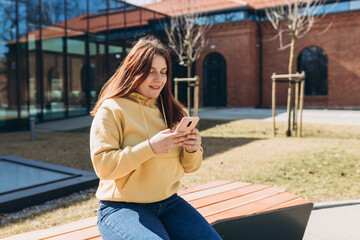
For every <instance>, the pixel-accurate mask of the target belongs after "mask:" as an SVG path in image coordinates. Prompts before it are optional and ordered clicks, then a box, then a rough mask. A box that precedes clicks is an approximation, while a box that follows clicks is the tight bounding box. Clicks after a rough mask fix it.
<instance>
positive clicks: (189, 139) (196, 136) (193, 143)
mask: <svg viewBox="0 0 360 240" xmlns="http://www.w3.org/2000/svg"><path fill="white" fill-rule="evenodd" d="M183 145H184V147H185V150H186V151H188V152H195V151H197V150H199V148H200V145H201V136H200V133H199V130H197V129H196V128H194V129H193V130H192V131H191V133H189V134H188V135H186V139H185V140H184V142H183Z"/></svg>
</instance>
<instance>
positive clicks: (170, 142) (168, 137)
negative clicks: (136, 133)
mask: <svg viewBox="0 0 360 240" xmlns="http://www.w3.org/2000/svg"><path fill="white" fill-rule="evenodd" d="M185 139H186V135H185V133H184V132H173V131H171V130H170V129H165V130H163V131H161V132H159V133H157V134H156V135H155V136H153V137H152V138H150V140H149V143H150V147H151V148H152V150H153V151H154V153H168V152H171V151H172V150H173V149H174V148H176V147H179V146H181V145H183V141H184V140H185Z"/></svg>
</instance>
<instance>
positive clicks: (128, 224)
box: [98, 194, 221, 240]
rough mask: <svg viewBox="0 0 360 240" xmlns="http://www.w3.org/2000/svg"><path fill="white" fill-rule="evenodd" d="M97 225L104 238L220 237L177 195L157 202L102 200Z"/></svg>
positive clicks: (109, 239)
mask: <svg viewBox="0 0 360 240" xmlns="http://www.w3.org/2000/svg"><path fill="white" fill-rule="evenodd" d="M98 228H99V231H100V234H101V237H102V238H103V239H104V240H113V239H137V240H138V239H146V240H149V239H181V240H186V239H191V240H194V239H196V240H200V239H206V240H212V239H221V237H220V236H219V235H218V234H217V232H216V231H215V230H214V229H213V228H212V227H211V225H210V224H209V223H208V222H207V221H206V220H205V218H204V217H203V216H202V215H201V214H200V213H199V212H198V211H197V210H196V209H195V208H193V207H192V206H191V205H190V204H189V203H188V202H186V201H185V200H184V199H182V198H181V197H179V196H178V195H177V194H174V195H172V196H171V197H169V198H168V199H165V200H163V201H159V202H154V203H127V202H113V201H100V208H99V213H98Z"/></svg>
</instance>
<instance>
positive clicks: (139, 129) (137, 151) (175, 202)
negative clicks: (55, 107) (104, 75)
mask: <svg viewBox="0 0 360 240" xmlns="http://www.w3.org/2000/svg"><path fill="white" fill-rule="evenodd" d="M170 82H171V60H170V55H169V51H168V49H167V48H166V47H165V46H164V45H163V44H161V42H160V41H159V40H158V39H156V38H154V37H144V38H142V39H140V40H139V41H138V42H137V43H136V44H135V45H134V47H133V48H132V50H131V51H130V52H129V53H128V55H127V56H126V58H125V59H124V61H123V63H122V65H121V66H120V67H119V68H118V69H117V71H116V72H115V74H114V75H113V76H112V77H111V78H110V79H109V81H108V82H107V83H106V84H105V85H104V87H103V89H102V91H101V93H100V96H99V99H98V102H97V103H96V105H95V107H94V109H93V111H92V112H91V114H92V115H93V116H95V117H94V120H93V122H92V126H91V131H90V149H91V158H92V162H93V166H94V169H95V172H96V174H97V175H98V177H99V178H100V184H99V188H98V190H97V193H96V197H97V198H98V199H99V200H100V207H99V214H98V227H99V231H100V233H101V236H102V238H103V239H105V240H106V239H221V238H220V237H219V235H218V234H217V233H216V232H215V230H214V229H213V228H212V227H211V226H210V225H209V224H208V223H207V221H206V220H205V219H204V218H203V217H202V216H201V215H200V214H199V213H198V212H197V211H196V210H195V209H194V208H193V207H191V206H190V205H189V204H188V203H187V202H186V201H185V200H183V199H182V198H180V197H179V196H178V195H177V194H176V192H177V191H178V189H179V186H180V179H181V178H182V177H183V176H184V173H185V172H194V171H196V170H197V169H198V168H199V167H200V165H201V161H202V151H203V150H202V148H201V146H200V144H201V138H200V134H199V131H198V130H197V129H194V130H193V131H192V132H191V133H190V134H188V135H185V134H184V133H181V132H174V131H173V129H174V128H175V126H176V125H177V124H178V123H179V121H180V120H181V118H182V117H184V116H185V115H186V113H185V112H184V110H183V109H184V107H183V106H182V105H181V104H180V103H179V102H178V101H176V100H175V99H174V98H173V96H172V94H171V87H170Z"/></svg>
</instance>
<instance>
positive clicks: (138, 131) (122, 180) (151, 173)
mask: <svg viewBox="0 0 360 240" xmlns="http://www.w3.org/2000/svg"><path fill="white" fill-rule="evenodd" d="M139 101H140V102H139ZM140 104H142V106H140ZM145 118H146V119H145ZM166 128H167V127H166V124H165V121H164V117H163V115H162V114H161V111H160V109H159V108H158V107H157V99H156V98H147V97H145V96H143V95H140V94H138V93H135V92H133V93H131V94H130V95H129V96H128V97H126V98H114V99H107V100H105V101H104V103H103V104H102V105H101V107H100V108H99V110H98V112H97V113H96V115H95V117H94V119H93V122H92V125H91V130H90V151H91V159H92V163H93V166H94V169H95V172H96V174H97V176H98V177H99V178H100V183H99V188H98V190H97V193H96V197H97V198H98V199H99V200H108V201H124V202H137V203H150V202H156V201H161V200H164V199H166V198H168V197H170V196H171V195H173V194H174V193H176V192H177V191H178V189H179V186H180V179H181V178H182V177H183V176H184V172H194V171H196V170H197V169H198V168H199V167H200V165H201V161H202V151H203V150H202V148H200V150H198V151H196V152H194V153H189V152H187V151H186V150H185V149H184V148H183V147H178V148H175V149H174V150H173V151H172V152H169V153H163V154H155V153H154V152H153V150H152V149H151V147H150V144H149V141H148V134H149V137H150V138H151V137H152V136H154V135H155V134H157V133H158V132H160V131H162V130H164V129H166ZM147 131H148V133H147Z"/></svg>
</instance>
